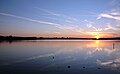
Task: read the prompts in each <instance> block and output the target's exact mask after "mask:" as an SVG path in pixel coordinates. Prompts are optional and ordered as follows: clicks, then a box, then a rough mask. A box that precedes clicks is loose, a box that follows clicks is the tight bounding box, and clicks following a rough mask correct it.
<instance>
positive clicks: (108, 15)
mask: <svg viewBox="0 0 120 74" xmlns="http://www.w3.org/2000/svg"><path fill="white" fill-rule="evenodd" d="M112 14H113V13H112ZM112 14H107V13H102V14H100V15H99V16H98V18H97V19H101V18H109V19H115V20H119V21H120V16H119V15H112ZM114 14H117V13H114Z"/></svg>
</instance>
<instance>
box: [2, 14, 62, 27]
mask: <svg viewBox="0 0 120 74" xmlns="http://www.w3.org/2000/svg"><path fill="white" fill-rule="evenodd" d="M0 15H4V16H10V17H14V18H19V19H23V20H27V21H31V22H36V23H40V24H50V25H54V26H59V25H60V24H57V23H52V22H46V21H40V20H34V19H31V18H26V17H21V16H17V15H13V14H8V13H0Z"/></svg>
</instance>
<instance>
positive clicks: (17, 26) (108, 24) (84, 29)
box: [0, 0, 120, 37]
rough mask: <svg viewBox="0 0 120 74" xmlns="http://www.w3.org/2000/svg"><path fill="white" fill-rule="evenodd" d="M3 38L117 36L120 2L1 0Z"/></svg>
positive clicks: (118, 0)
mask: <svg viewBox="0 0 120 74" xmlns="http://www.w3.org/2000/svg"><path fill="white" fill-rule="evenodd" d="M0 35H5V36H6V35H14V36H37V37H40V36H43V37H118V36H120V0H0Z"/></svg>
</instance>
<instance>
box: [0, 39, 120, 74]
mask: <svg viewBox="0 0 120 74" xmlns="http://www.w3.org/2000/svg"><path fill="white" fill-rule="evenodd" d="M5 73H9V74H40V73H44V74H50V73H52V74H67V73H69V74H73V73H76V74H80V73H81V74H88V73H94V74H120V41H102V40H93V41H92V40H91V41H89V40H86V41H83V40H67V41H66V40H29V41H15V42H10V43H9V42H0V74H5Z"/></svg>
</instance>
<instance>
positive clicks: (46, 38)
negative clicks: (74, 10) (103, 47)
mask: <svg viewBox="0 0 120 74" xmlns="http://www.w3.org/2000/svg"><path fill="white" fill-rule="evenodd" d="M15 40H120V37H113V38H99V39H96V38H73V37H17V36H11V35H10V36H0V41H15Z"/></svg>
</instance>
